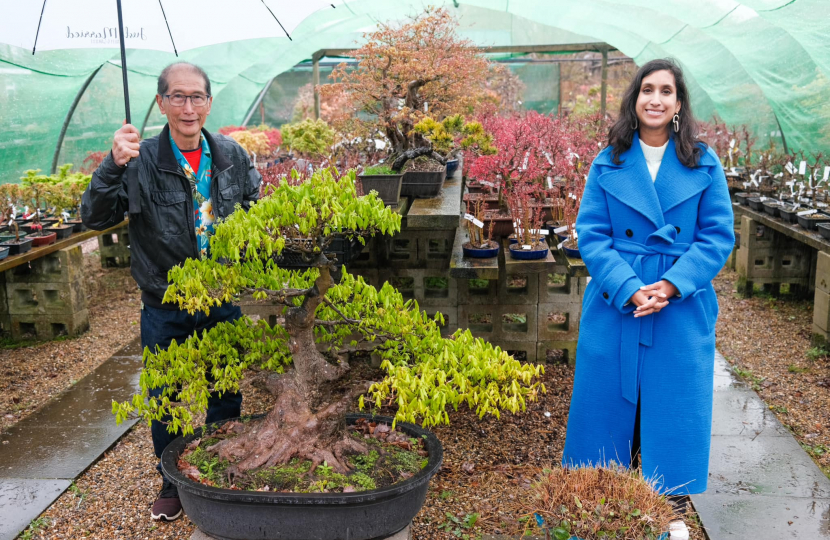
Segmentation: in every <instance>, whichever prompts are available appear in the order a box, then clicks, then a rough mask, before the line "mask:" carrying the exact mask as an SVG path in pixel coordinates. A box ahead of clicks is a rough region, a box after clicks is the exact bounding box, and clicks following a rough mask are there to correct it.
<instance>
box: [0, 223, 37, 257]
mask: <svg viewBox="0 0 830 540" xmlns="http://www.w3.org/2000/svg"><path fill="white" fill-rule="evenodd" d="M10 226H11V229H10V230H11V231H12V232H13V233H14V237H13V238H11V239H9V240H6V241H4V242H0V247H2V248H8V249H9V252H8V253H7V255H20V254H21V253H25V252H27V251H29V250H30V249H32V239H31V238H29V237H25V238H23V239H21V238H20V228H19V227H18V225H17V222H16V221H14V220H12V221H11V222H10Z"/></svg>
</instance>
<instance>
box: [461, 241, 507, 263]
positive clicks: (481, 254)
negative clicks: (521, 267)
mask: <svg viewBox="0 0 830 540" xmlns="http://www.w3.org/2000/svg"><path fill="white" fill-rule="evenodd" d="M492 243H493V244H495V246H496V247H492V248H475V247H472V246H471V245H470V243H469V242H467V243H465V244H464V245H462V246H461V251H462V252H463V253H464V256H465V257H471V258H473V259H491V258H493V257H496V256H498V254H499V244H498V243H497V242H492Z"/></svg>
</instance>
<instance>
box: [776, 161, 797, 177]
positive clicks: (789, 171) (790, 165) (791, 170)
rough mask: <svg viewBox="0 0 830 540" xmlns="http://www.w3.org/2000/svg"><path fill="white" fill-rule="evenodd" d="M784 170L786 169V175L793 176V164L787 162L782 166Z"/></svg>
mask: <svg viewBox="0 0 830 540" xmlns="http://www.w3.org/2000/svg"><path fill="white" fill-rule="evenodd" d="M784 168H785V169H787V172H788V173H790V174H795V167H793V162H792V161H788V162H787V164H786V165H785V166H784ZM779 174H780V173H779Z"/></svg>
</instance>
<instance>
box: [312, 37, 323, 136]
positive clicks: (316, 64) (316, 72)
mask: <svg viewBox="0 0 830 540" xmlns="http://www.w3.org/2000/svg"><path fill="white" fill-rule="evenodd" d="M320 58H321V56H320V55H319V54H318V53H314V55H313V56H312V57H311V62H312V70H311V84H312V85H313V86H314V119H315V120H319V119H320V89H319V88H318V87H319V86H320Z"/></svg>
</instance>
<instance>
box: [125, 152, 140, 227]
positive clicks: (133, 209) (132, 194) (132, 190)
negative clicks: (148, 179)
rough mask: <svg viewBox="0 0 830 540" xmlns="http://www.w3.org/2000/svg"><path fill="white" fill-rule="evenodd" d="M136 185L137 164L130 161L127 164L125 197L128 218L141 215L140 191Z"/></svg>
mask: <svg viewBox="0 0 830 540" xmlns="http://www.w3.org/2000/svg"><path fill="white" fill-rule="evenodd" d="M140 189H141V188H140V187H139V185H138V163H137V162H136V160H134V159H131V160H130V161H128V162H127V197H128V199H129V209H130V216H132V215H134V214H140V213H141V191H140Z"/></svg>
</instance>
